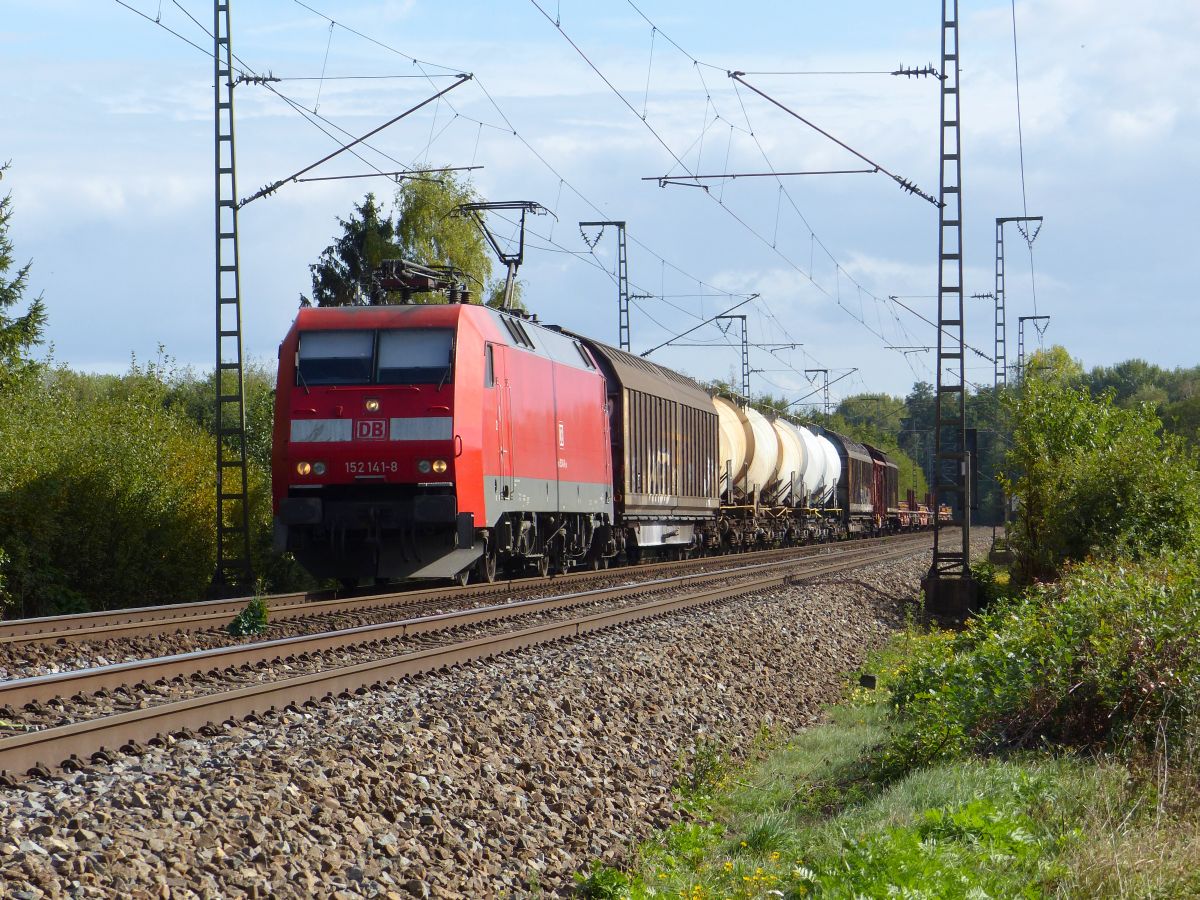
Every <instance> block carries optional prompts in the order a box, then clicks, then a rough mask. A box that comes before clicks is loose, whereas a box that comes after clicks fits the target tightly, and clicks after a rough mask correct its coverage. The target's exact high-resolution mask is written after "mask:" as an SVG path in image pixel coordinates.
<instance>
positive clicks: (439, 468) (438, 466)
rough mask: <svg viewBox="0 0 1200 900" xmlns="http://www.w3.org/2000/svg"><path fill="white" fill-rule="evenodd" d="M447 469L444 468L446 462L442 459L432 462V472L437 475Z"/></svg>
mask: <svg viewBox="0 0 1200 900" xmlns="http://www.w3.org/2000/svg"><path fill="white" fill-rule="evenodd" d="M447 468H448V467H447V466H446V461H445V460H444V459H435V460H434V461H433V471H435V472H437V473H438V474H439V475H441V474H442V473H443V472H445V471H446V469H447Z"/></svg>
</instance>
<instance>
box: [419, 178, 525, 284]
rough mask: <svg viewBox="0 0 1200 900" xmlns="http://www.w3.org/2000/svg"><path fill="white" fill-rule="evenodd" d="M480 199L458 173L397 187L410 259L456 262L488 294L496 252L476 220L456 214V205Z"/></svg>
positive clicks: (437, 263) (443, 263) (425, 263)
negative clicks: (491, 249) (493, 258)
mask: <svg viewBox="0 0 1200 900" xmlns="http://www.w3.org/2000/svg"><path fill="white" fill-rule="evenodd" d="M478 201H479V195H478V194H476V193H475V189H474V187H472V185H471V183H470V181H468V180H466V179H461V180H460V179H458V178H456V177H455V176H454V174H453V173H452V172H443V173H442V174H441V176H440V177H439V178H438V179H437V180H431V179H415V178H414V179H409V180H407V181H405V182H403V183H402V184H401V185H400V187H399V188H398V189H397V190H396V242H397V244H398V245H399V247H400V249H401V252H402V254H403V256H404V258H405V259H408V260H412V261H413V262H416V263H420V264H421V265H423V266H453V267H454V268H456V269H458V270H459V271H460V272H463V273H464V274H465V275H466V280H467V283H468V287H469V288H470V289H471V290H472V291H474V292H475V294H476V296H479V297H485V296H488V294H489V288H490V289H491V290H493V291H494V287H495V286H494V285H491V286H489V284H488V282H489V280H490V279H491V275H492V257H491V251H490V249H489V248H488V246H487V242H486V241H485V240H484V237H483V235H482V234H481V233H480V231H479V228H478V226H476V224H475V222H474V221H473V220H471V219H470V218H469V217H465V216H452V215H450V213H451V211H453V209H454V208H455V207H456V206H459V205H461V204H463V203H476V202H478ZM501 290H503V285H501ZM489 299H490V298H489ZM425 302H429V301H428V300H426V301H425ZM434 302H437V301H436V300H434Z"/></svg>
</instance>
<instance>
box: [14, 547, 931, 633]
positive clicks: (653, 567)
mask: <svg viewBox="0 0 1200 900" xmlns="http://www.w3.org/2000/svg"><path fill="white" fill-rule="evenodd" d="M913 537H914V536H913V535H894V536H889V537H884V538H872V539H870V540H868V541H861V542H855V544H854V545H853V546H861V545H863V544H886V543H887V542H889V541H903V540H906V539H912V538H913ZM838 546H840V545H836V544H814V545H809V546H805V547H790V548H784V549H779V550H765V551H760V552H758V553H756V554H754V557H753V558H754V559H761V560H768V561H769V560H771V559H778V558H791V557H796V558H803V557H806V556H811V555H820V554H822V553H829V552H831V550H832V549H833V548H836V547H838ZM737 558H740V557H738V556H703V557H696V558H694V559H691V560H675V561H670V562H659V563H648V564H645V565H638V566H629V567H624V568H620V569H611V570H603V571H600V572H595V571H578V572H570V573H567V574H564V575H556V576H552V577H549V578H541V577H532V578H521V579H514V580H511V581H497V582H494V583H492V584H474V585H469V586H467V587H461V586H438V587H432V588H422V589H418V590H404V591H389V592H386V593H380V594H370V595H366V596H363V595H357V596H330V592H328V591H322V592H316V593H311V594H301V593H291V594H275V595H271V596H268V597H266V598H265V599H266V601H267V608H268V611H269V614H270V618H271V621H272V622H286V621H292V620H295V619H302V618H317V617H323V616H336V615H346V614H349V615H355V614H361V613H366V612H369V611H373V610H386V609H401V608H405V607H412V608H427V607H430V606H436V605H438V604H444V603H446V602H450V601H458V600H461V599H464V598H478V599H485V600H486V599H487V598H491V597H499V596H503V595H507V594H511V593H513V592H514V591H520V592H525V591H528V590H534V589H537V588H542V587H545V586H546V585H549V584H555V585H562V584H575V583H577V582H581V581H586V582H594V581H597V580H601V579H603V580H611V579H612V578H614V577H615V578H620V577H622V576H625V575H627V576H628V577H630V578H656V577H662V576H663V574H664V573H668V572H673V571H697V570H703V569H705V568H711V567H713V566H724V565H727V564H728V562H729V560H731V559H737ZM249 600H250V598H249V597H241V598H236V599H229V600H215V601H200V602H195V603H176V604H169V605H164V606H142V607H132V608H129V609H121V610H111V611H102V612H93V613H82V614H78V615H69V616H45V617H41V618H30V619H11V620H8V621H0V652H3V650H4V648H6V647H11V648H18V647H22V646H27V645H31V644H46V643H79V642H85V641H107V640H113V639H116V638H129V637H145V636H154V635H167V634H175V633H178V632H183V631H203V630H211V629H221V628H224V627H225V626H226V625H227V624H228V623H229V621H230V620H231V619H232V618H233V617H234V616H236V615H237V614H238V613H239V612H241V610H242V609H243V608H244V607H245V605H246V603H247V602H248V601H249Z"/></svg>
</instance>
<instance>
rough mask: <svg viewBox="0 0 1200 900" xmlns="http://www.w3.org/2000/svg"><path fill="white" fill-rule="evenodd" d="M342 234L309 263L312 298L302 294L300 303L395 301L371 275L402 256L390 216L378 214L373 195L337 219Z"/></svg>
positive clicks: (322, 304)
mask: <svg viewBox="0 0 1200 900" xmlns="http://www.w3.org/2000/svg"><path fill="white" fill-rule="evenodd" d="M338 224H339V225H341V226H342V234H341V236H340V237H338V238H336V239H335V240H334V242H333V243H332V244H330V245H329V246H328V247H326V248H325V249H324V250H323V251H322V252H321V257H320V259H318V260H317V262H316V263H315V264H314V265H311V266H309V267H308V268H309V271H310V272H311V273H312V290H313V295H312V300H311V301H310V300H309V299H308V298H306V297H304V296H301V298H300V305H301V306H309V305H311V304H312V303H313V302H315V303H316V305H317V306H374V305H379V304H381V303H389V302H395V298H389V297H388V292H387V291H385V290H383V288H381V287H380V286H379V285H378V284H377V283H376V282H375V280H374V278H372V273H373V272H374V271H375V269H376V268H378V266H379V264H380V263H381V262H382V261H383V260H385V259H395V258H399V257H401V256H403V249H402V248H401V247H400V245H399V244H398V243H397V242H396V226H395V223H394V222H393V221H392V217H391V216H390V215H389V216H387V217H381V215H380V209H379V207H378V206H377V205H376V202H375V195H374V194H367V196H366V197H365V198H364V199H363V202H362V203H359V204H356V205H355V207H354V212H353V213H351V215H350V218H348V219H338Z"/></svg>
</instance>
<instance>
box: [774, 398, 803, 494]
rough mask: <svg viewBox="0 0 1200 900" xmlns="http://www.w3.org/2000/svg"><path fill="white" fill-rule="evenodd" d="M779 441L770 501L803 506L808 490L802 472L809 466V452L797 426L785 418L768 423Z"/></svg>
mask: <svg viewBox="0 0 1200 900" xmlns="http://www.w3.org/2000/svg"><path fill="white" fill-rule="evenodd" d="M771 425H772V426H773V427H774V428H775V436H776V438H777V439H778V440H779V464H778V467H777V468H776V473H775V474H776V477H775V488H774V492H773V494H774V502H775V503H776V504H777V505H780V506H793V507H794V506H806V505H807V502H806V501H807V498H808V491H807V488H806V484H805V475H806V473H807V471H808V468H809V460H810V454H809V451H808V449H807V448H806V446H805V443H804V437H803V435H801V433H800V432H801V429H800V427H799V426H798V425H793V424H792V423H791V422H789V421H788V420H787V419H782V418H777V419H775V420H773V421H772V422H771Z"/></svg>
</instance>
